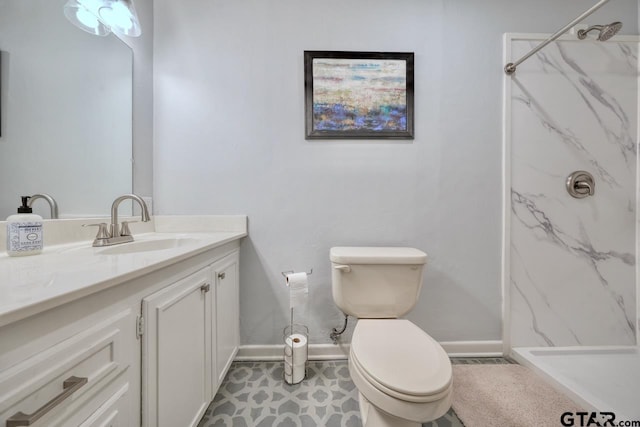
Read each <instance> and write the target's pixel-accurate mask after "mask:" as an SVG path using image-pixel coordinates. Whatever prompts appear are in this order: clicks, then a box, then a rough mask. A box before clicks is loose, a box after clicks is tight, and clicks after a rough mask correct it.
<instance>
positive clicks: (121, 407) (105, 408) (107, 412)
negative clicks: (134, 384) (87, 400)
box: [80, 384, 130, 427]
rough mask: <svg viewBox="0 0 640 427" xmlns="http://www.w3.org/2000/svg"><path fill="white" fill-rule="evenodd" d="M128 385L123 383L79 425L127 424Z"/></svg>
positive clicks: (107, 426) (115, 426)
mask: <svg viewBox="0 0 640 427" xmlns="http://www.w3.org/2000/svg"><path fill="white" fill-rule="evenodd" d="M129 402H130V399H129V385H128V384H125V385H124V386H122V387H121V388H120V389H119V390H118V391H117V392H115V393H114V394H113V395H112V396H111V397H109V398H108V399H107V401H106V402H105V403H104V404H103V405H102V406H100V407H99V408H98V409H97V410H96V411H95V412H94V413H93V414H92V415H91V416H90V417H89V418H88V419H86V420H85V421H84V422H83V423H82V424H80V427H122V426H128V425H129V424H128V421H127V419H128V417H127V413H128V412H129Z"/></svg>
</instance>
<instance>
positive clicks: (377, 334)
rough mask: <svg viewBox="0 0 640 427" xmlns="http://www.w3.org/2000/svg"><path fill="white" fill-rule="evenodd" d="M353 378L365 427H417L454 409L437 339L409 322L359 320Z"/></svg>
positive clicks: (444, 357) (352, 357)
mask: <svg viewBox="0 0 640 427" xmlns="http://www.w3.org/2000/svg"><path fill="white" fill-rule="evenodd" d="M349 373H350V374H351V379H352V380H353V382H354V384H355V385H356V387H357V388H358V392H359V394H360V396H359V400H360V412H361V417H362V424H363V426H365V427H392V426H393V427H410V426H411V427H413V426H420V425H421V424H422V423H424V422H427V421H432V420H435V419H437V418H440V417H441V416H443V415H444V414H445V413H446V412H447V411H448V410H449V407H450V406H451V391H452V380H451V374H452V371H451V363H450V361H449V358H448V357H447V354H446V353H445V351H444V350H443V349H442V347H441V346H440V344H438V343H437V342H436V341H435V340H434V339H433V338H431V337H430V336H429V335H427V334H426V333H425V332H424V331H422V330H421V329H420V328H418V327H417V326H416V325H414V324H413V323H411V322H410V321H408V320H403V319H360V320H359V321H358V324H357V325H356V328H355V330H354V332H353V338H352V342H351V351H350V354H349Z"/></svg>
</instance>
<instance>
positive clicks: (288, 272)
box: [280, 268, 313, 278]
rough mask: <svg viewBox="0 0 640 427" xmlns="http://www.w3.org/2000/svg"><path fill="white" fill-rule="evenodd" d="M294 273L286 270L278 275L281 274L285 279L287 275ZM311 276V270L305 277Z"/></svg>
mask: <svg viewBox="0 0 640 427" xmlns="http://www.w3.org/2000/svg"><path fill="white" fill-rule="evenodd" d="M292 273H295V271H293V270H287V271H281V272H280V274H282V276H283V277H285V278H286V277H287V274H292ZM312 274H313V268H312V269H311V271H310V272H308V273H307V276H311V275H312Z"/></svg>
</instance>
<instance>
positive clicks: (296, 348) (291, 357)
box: [284, 334, 309, 365]
mask: <svg viewBox="0 0 640 427" xmlns="http://www.w3.org/2000/svg"><path fill="white" fill-rule="evenodd" d="M308 348H309V347H308V346H307V337H305V336H304V335H302V334H292V335H289V336H288V337H287V339H286V340H285V346H284V360H285V362H288V363H289V364H291V365H299V364H301V363H306V361H307V357H308Z"/></svg>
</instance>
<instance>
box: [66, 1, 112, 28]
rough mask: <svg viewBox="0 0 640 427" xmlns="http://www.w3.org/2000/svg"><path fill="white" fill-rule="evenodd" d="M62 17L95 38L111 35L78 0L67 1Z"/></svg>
mask: <svg viewBox="0 0 640 427" xmlns="http://www.w3.org/2000/svg"><path fill="white" fill-rule="evenodd" d="M64 16H66V17H67V19H68V20H69V21H70V22H71V23H72V24H73V25H75V26H76V27H78V28H80V29H81V30H84V31H86V32H87V33H89V34H93V35H96V36H106V35H108V34H110V33H111V31H110V30H109V27H107V26H106V25H104V24H103V23H102V22H100V20H99V19H98V17H97V16H96V14H95V13H93V12H92V11H90V10H89V9H88V8H87V7H85V6H84V5H82V4H80V3H79V2H78V0H69V1H68V2H67V3H66V4H65V5H64Z"/></svg>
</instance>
